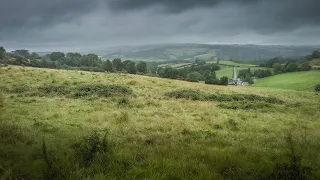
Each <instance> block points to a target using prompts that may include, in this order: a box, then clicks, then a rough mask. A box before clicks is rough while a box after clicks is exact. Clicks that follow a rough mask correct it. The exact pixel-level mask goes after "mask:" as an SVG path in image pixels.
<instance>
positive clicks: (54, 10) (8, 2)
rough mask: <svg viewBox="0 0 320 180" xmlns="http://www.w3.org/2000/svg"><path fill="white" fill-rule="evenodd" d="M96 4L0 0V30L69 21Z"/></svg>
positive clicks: (74, 0) (66, 0)
mask: <svg viewBox="0 0 320 180" xmlns="http://www.w3.org/2000/svg"><path fill="white" fill-rule="evenodd" d="M88 2H89V3H88ZM97 5H98V1H95V0H93V1H87V0H50V1H47V0H1V5H0V30H1V29H10V28H21V27H23V26H26V25H29V26H35V25H48V24H51V23H56V22H57V21H69V20H71V19H73V18H75V17H76V16H79V15H81V14H85V13H87V12H89V11H91V10H93V9H94V8H96V7H97Z"/></svg>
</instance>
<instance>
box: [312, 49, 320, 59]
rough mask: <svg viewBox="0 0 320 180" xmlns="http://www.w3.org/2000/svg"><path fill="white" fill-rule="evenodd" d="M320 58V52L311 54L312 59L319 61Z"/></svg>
mask: <svg viewBox="0 0 320 180" xmlns="http://www.w3.org/2000/svg"><path fill="white" fill-rule="evenodd" d="M318 58H320V52H319V51H313V52H312V54H311V59H318Z"/></svg>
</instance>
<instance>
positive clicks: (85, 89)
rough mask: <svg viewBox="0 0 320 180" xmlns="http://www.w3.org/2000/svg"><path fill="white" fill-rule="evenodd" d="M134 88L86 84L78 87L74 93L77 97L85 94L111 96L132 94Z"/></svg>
mask: <svg viewBox="0 0 320 180" xmlns="http://www.w3.org/2000/svg"><path fill="white" fill-rule="evenodd" d="M131 93H132V90H131V89H129V88H126V87H123V86H119V85H85V86H81V87H79V88H77V90H76V92H75V93H74V96H75V97H84V96H94V95H96V96H98V97H111V96H121V95H130V94H131Z"/></svg>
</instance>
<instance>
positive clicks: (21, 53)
mask: <svg viewBox="0 0 320 180" xmlns="http://www.w3.org/2000/svg"><path fill="white" fill-rule="evenodd" d="M12 54H13V55H15V56H22V57H25V58H29V57H30V53H29V50H25V49H20V50H15V51H12Z"/></svg>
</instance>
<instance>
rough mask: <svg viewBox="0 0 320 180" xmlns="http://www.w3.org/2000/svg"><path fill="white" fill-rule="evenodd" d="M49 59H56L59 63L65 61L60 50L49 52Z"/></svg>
mask: <svg viewBox="0 0 320 180" xmlns="http://www.w3.org/2000/svg"><path fill="white" fill-rule="evenodd" d="M49 59H50V60H51V61H58V62H60V63H61V64H64V63H65V54H64V53H62V52H52V53H51V54H49Z"/></svg>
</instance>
